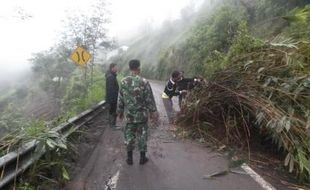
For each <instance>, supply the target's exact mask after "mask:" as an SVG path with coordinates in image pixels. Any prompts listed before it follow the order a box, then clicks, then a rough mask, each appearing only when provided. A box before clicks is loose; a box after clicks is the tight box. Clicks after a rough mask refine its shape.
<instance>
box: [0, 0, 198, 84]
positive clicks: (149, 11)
mask: <svg viewBox="0 0 310 190" xmlns="http://www.w3.org/2000/svg"><path fill="white" fill-rule="evenodd" d="M94 2H95V0H89V1H85V0H54V1H40V0H27V1H24V0H11V1H4V2H2V4H1V7H0V25H1V30H0V41H1V46H0V50H1V54H0V82H1V83H2V84H3V83H6V82H7V81H10V80H12V79H14V78H18V77H19V76H21V75H23V72H27V71H29V70H30V67H31V64H29V63H28V60H29V59H30V58H31V55H32V54H33V53H36V52H39V51H43V50H47V49H49V48H50V47H52V46H53V45H54V44H56V42H57V39H58V37H59V33H60V32H61V31H62V29H63V28H62V27H63V23H62V21H63V20H64V19H65V18H66V16H67V15H68V13H71V12H76V13H81V14H82V13H87V10H89V8H90V6H92V4H93V3H94ZM201 2H202V0H196V1H194V0H169V1H167V0H131V1H128V0H108V9H109V11H110V12H111V16H110V19H111V23H110V24H109V26H108V30H109V36H110V37H113V38H116V39H125V38H128V37H131V36H133V35H135V34H136V32H137V30H138V29H139V27H140V26H142V25H143V24H144V23H151V24H152V25H153V26H154V27H158V26H160V24H161V23H162V22H163V21H164V20H167V19H170V20H173V19H177V18H178V17H179V16H180V10H181V9H182V8H184V7H185V6H188V5H189V4H190V3H195V4H199V3H201Z"/></svg>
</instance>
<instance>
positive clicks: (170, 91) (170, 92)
mask: <svg viewBox="0 0 310 190" xmlns="http://www.w3.org/2000/svg"><path fill="white" fill-rule="evenodd" d="M176 89H177V84H176V83H175V82H173V81H172V80H171V79H170V80H169V81H168V82H167V84H166V86H165V90H164V93H165V94H166V95H167V96H169V98H172V97H173V96H178V95H180V92H179V91H177V90H176Z"/></svg>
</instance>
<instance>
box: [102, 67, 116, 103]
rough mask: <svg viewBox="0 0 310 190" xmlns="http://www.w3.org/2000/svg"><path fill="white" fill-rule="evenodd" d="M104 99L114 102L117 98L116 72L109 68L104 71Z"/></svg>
mask: <svg viewBox="0 0 310 190" xmlns="http://www.w3.org/2000/svg"><path fill="white" fill-rule="evenodd" d="M105 77H106V101H107V103H110V104H116V103H117V98H118V90H119V86H118V82H117V79H116V73H113V72H111V71H110V70H109V71H108V72H107V73H106V75H105Z"/></svg>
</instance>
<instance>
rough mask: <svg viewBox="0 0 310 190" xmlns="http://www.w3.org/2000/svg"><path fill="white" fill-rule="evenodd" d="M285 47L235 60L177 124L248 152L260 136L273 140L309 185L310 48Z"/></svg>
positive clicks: (193, 96) (191, 98)
mask: <svg viewBox="0 0 310 190" xmlns="http://www.w3.org/2000/svg"><path fill="white" fill-rule="evenodd" d="M286 42H288V41H286ZM286 42H283V43H269V44H265V45H264V46H262V47H259V48H256V49H253V50H252V51H251V52H249V53H246V54H243V55H239V56H238V57H235V58H234V59H233V60H232V61H231V63H230V64H229V65H228V66H227V67H226V68H225V69H223V70H221V71H218V72H216V73H215V74H213V76H212V77H211V78H210V80H209V81H208V82H207V83H206V84H204V85H201V86H200V87H199V88H196V89H194V90H193V91H192V92H191V93H190V94H188V96H187V97H186V100H185V102H184V104H183V106H182V109H181V110H182V111H181V113H180V115H179V118H178V121H179V124H181V125H183V126H184V127H186V126H187V127H188V128H191V129H196V130H201V128H204V129H205V131H208V130H210V131H212V130H213V132H214V131H217V130H220V131H222V133H216V136H213V137H216V138H217V139H219V140H221V141H223V139H224V140H225V141H226V142H225V143H229V144H238V143H239V144H240V143H241V144H244V145H247V146H248V147H249V146H250V145H249V144H250V141H251V137H253V136H255V135H256V136H257V133H258V134H259V135H260V136H261V137H269V138H271V139H272V142H273V143H274V144H275V145H277V146H278V147H279V150H280V151H281V152H282V153H284V154H285V157H283V161H284V164H285V166H287V168H288V169H289V171H290V172H294V173H295V174H296V175H297V176H298V177H299V178H300V179H302V180H304V181H308V182H309V181H310V180H309V179H310V44H307V43H293V44H292V43H286ZM211 133H212V132H211ZM254 133H255V134H254ZM209 135H210V134H209ZM249 150H250V149H249Z"/></svg>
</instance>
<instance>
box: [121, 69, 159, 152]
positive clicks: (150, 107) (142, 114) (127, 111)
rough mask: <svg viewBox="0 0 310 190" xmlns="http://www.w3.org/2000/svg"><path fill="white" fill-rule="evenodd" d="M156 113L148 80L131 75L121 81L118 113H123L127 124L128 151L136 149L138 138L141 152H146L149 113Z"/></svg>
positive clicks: (126, 142) (126, 141)
mask: <svg viewBox="0 0 310 190" xmlns="http://www.w3.org/2000/svg"><path fill="white" fill-rule="evenodd" d="M156 111H157V108H156V103H155V100H154V96H153V92H152V89H151V86H150V84H149V82H148V81H147V80H146V79H144V78H142V77H140V76H139V75H131V76H127V77H126V78H124V79H123V80H122V81H121V85H120V92H119V97H118V113H119V114H120V113H123V114H124V116H125V118H126V122H127V124H126V127H125V131H124V133H125V134H124V135H125V144H126V147H127V151H132V150H133V149H134V147H135V139H136V136H137V138H138V147H139V150H140V151H142V152H146V150H147V136H148V133H147V131H148V126H147V121H148V113H149V112H156Z"/></svg>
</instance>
